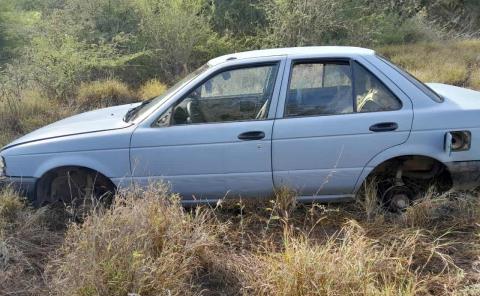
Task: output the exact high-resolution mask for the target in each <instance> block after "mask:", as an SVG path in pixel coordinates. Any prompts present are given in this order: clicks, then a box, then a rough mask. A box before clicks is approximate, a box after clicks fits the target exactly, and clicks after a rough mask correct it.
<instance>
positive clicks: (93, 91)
mask: <svg viewBox="0 0 480 296" xmlns="http://www.w3.org/2000/svg"><path fill="white" fill-rule="evenodd" d="M136 101H138V98H137V97H136V96H135V94H134V93H133V92H132V91H131V90H130V89H129V88H128V86H127V85H126V84H124V83H123V82H121V81H118V80H115V79H109V80H102V81H94V82H88V83H82V84H81V85H80V87H79V88H78V95H77V101H76V102H77V104H78V105H79V106H80V107H81V108H82V109H95V108H101V107H107V106H115V105H122V104H128V103H133V102H136Z"/></svg>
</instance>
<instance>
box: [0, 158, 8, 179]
mask: <svg viewBox="0 0 480 296" xmlns="http://www.w3.org/2000/svg"><path fill="white" fill-rule="evenodd" d="M6 169H7V165H6V164H5V158H3V156H0V177H5V176H6V175H7V173H6V171H5V170H6Z"/></svg>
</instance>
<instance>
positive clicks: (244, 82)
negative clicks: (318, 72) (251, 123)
mask: <svg viewBox="0 0 480 296" xmlns="http://www.w3.org/2000/svg"><path fill="white" fill-rule="evenodd" d="M277 70H278V66H277V64H274V65H261V66H253V67H248V68H247V67H246V68H238V69H232V70H227V71H223V72H220V73H218V74H215V75H214V76H212V77H211V78H209V79H208V80H207V81H206V82H204V83H203V84H201V85H200V86H198V87H196V88H195V89H194V90H193V91H191V92H190V93H189V94H188V95H187V96H185V97H184V98H183V99H181V100H180V101H179V102H177V103H176V104H175V105H174V106H173V108H172V110H170V113H171V114H170V115H168V116H162V117H161V118H160V119H159V123H161V122H162V121H169V123H170V124H171V125H183V124H197V123H214V122H229V121H244V120H262V119H265V118H267V115H268V107H269V104H270V100H271V98H272V93H273V88H274V86H275V79H276V75H277ZM167 117H168V118H167Z"/></svg>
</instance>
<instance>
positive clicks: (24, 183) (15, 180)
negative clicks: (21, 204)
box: [0, 177, 37, 200]
mask: <svg viewBox="0 0 480 296" xmlns="http://www.w3.org/2000/svg"><path fill="white" fill-rule="evenodd" d="M36 182H37V178H28V177H3V178H0V189H1V188H5V187H9V188H12V189H13V190H15V191H16V192H18V193H20V194H21V195H23V196H26V197H28V199H29V200H33V199H34V197H35V183H36Z"/></svg>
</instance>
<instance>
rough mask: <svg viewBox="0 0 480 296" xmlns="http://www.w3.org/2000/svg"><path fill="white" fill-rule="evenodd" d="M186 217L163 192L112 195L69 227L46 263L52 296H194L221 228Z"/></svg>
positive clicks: (202, 214) (199, 215) (203, 218)
mask: <svg viewBox="0 0 480 296" xmlns="http://www.w3.org/2000/svg"><path fill="white" fill-rule="evenodd" d="M211 218H212V217H211V216H210V215H209V212H208V211H205V210H202V209H200V208H199V209H197V210H195V211H193V212H192V213H187V212H186V211H185V210H184V209H183V208H182V207H181V206H180V205H179V200H178V198H177V197H176V196H174V195H170V194H169V193H168V191H167V190H166V189H165V188H164V187H163V186H160V187H152V188H151V190H149V191H146V192H141V191H132V192H128V193H125V194H124V195H120V196H117V198H116V201H115V204H114V205H113V206H112V208H111V209H110V210H107V211H106V212H105V213H93V214H92V215H91V216H89V217H88V218H87V219H86V220H85V222H84V223H83V224H82V225H71V226H70V228H69V230H68V232H67V234H66V237H65V243H64V245H63V247H62V248H61V249H60V251H59V253H58V254H57V256H55V258H54V259H53V260H52V261H51V262H50V266H49V271H50V288H51V291H52V293H53V295H127V293H137V294H139V295H189V294H190V295H193V294H196V293H197V292H198V291H199V288H198V286H197V285H196V284H195V283H194V279H195V276H196V275H197V272H198V271H199V270H200V269H201V268H202V266H203V264H204V263H205V262H208V261H209V258H210V257H212V256H215V249H216V247H217V244H218V241H217V235H218V234H219V233H221V231H222V230H221V225H219V224H215V223H211V221H210V220H211Z"/></svg>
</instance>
